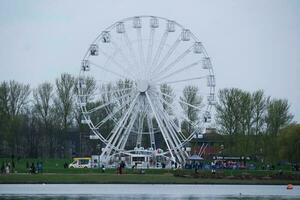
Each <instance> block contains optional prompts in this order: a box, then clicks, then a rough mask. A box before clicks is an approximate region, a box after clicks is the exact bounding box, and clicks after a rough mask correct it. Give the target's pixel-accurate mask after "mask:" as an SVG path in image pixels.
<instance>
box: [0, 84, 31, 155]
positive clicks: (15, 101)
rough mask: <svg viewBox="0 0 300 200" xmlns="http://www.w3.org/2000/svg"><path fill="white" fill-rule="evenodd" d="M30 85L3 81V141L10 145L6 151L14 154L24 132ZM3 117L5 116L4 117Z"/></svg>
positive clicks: (0, 94) (0, 90) (0, 95)
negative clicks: (24, 116)
mask: <svg viewBox="0 0 300 200" xmlns="http://www.w3.org/2000/svg"><path fill="white" fill-rule="evenodd" d="M29 95H30V87H29V85H25V84H22V83H19V82H16V81H9V82H8V83H7V82H2V83H1V87H0V111H1V114H0V115H1V120H0V122H1V126H0V128H1V127H2V128H1V129H2V131H3V133H2V134H1V135H2V139H3V143H5V145H3V146H5V147H6V146H7V147H9V149H8V148H7V149H6V148H4V151H5V152H6V153H8V152H9V151H10V153H12V154H14V153H17V152H18V147H19V145H20V140H21V137H22V134H23V131H22V126H23V123H24V121H23V115H26V111H27V109H28V108H27V105H28V100H29V99H28V97H29ZM2 117H3V118H2Z"/></svg>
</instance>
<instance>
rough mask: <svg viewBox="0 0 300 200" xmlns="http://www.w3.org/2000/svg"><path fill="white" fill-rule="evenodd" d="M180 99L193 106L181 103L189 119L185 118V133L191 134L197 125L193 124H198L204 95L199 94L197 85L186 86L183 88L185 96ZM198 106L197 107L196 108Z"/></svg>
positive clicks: (183, 124) (183, 125)
mask: <svg viewBox="0 0 300 200" xmlns="http://www.w3.org/2000/svg"><path fill="white" fill-rule="evenodd" d="M180 100H181V101H182V102H186V103H187V104H190V105H192V106H189V105H187V104H184V103H182V102H181V103H180V105H181V107H182V109H183V112H184V114H185V116H186V118H187V119H188V120H184V121H183V122H182V129H183V132H184V133H185V134H191V133H192V132H193V131H194V129H195V127H194V126H192V125H191V123H193V124H197V122H198V121H199V117H200V116H199V113H200V109H201V107H202V97H201V96H200V95H199V89H198V87H196V86H192V85H189V86H186V87H185V88H184V89H183V96H182V97H180ZM196 107H197V108H196Z"/></svg>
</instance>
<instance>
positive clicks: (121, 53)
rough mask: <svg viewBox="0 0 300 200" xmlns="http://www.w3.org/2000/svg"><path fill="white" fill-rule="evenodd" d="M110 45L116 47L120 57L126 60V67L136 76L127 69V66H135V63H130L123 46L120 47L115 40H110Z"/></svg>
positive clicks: (134, 75)
mask: <svg viewBox="0 0 300 200" xmlns="http://www.w3.org/2000/svg"><path fill="white" fill-rule="evenodd" d="M111 43H112V45H113V46H114V48H115V49H116V51H119V52H120V55H121V57H122V59H123V60H124V61H125V62H126V65H128V67H127V68H126V69H127V70H128V71H129V72H130V73H131V74H132V75H133V77H135V78H137V75H136V74H134V73H133V72H132V71H130V70H129V67H131V68H135V65H134V64H132V63H131V62H130V61H129V59H128V58H127V56H126V55H125V53H124V51H123V48H121V47H120V46H119V45H118V44H116V43H115V42H113V41H112V42H111Z"/></svg>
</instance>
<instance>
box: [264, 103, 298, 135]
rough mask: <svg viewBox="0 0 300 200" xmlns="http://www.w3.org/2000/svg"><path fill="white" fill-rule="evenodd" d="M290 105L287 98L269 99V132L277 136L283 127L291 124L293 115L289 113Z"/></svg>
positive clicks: (266, 118) (267, 118) (267, 122)
mask: <svg viewBox="0 0 300 200" xmlns="http://www.w3.org/2000/svg"><path fill="white" fill-rule="evenodd" d="M289 109H290V105H289V104H288V101H287V100H286V99H273V100H271V101H269V103H268V106H267V113H266V117H265V121H266V126H267V133H268V134H271V135H275V136H277V134H278V132H279V130H280V129H281V128H284V127H286V126H287V125H289V124H290V123H291V121H292V119H293V115H292V114H290V113H289Z"/></svg>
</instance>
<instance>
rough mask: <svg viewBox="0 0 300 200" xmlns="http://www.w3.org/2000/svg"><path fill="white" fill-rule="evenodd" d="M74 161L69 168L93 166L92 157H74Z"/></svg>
mask: <svg viewBox="0 0 300 200" xmlns="http://www.w3.org/2000/svg"><path fill="white" fill-rule="evenodd" d="M73 160H74V161H73V162H72V163H71V164H69V168H91V167H92V159H91V158H90V157H83V158H73Z"/></svg>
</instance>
